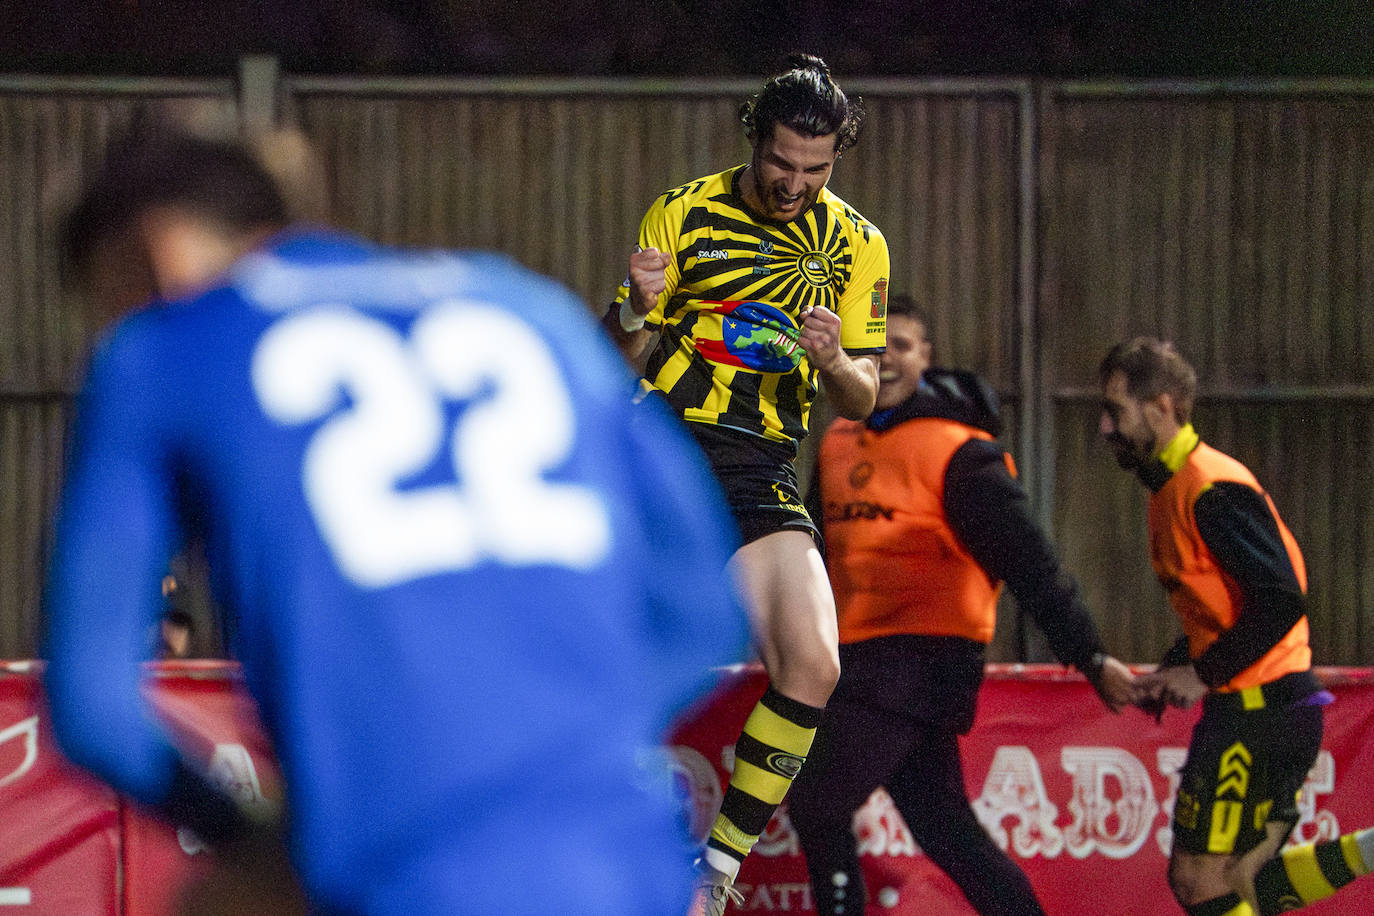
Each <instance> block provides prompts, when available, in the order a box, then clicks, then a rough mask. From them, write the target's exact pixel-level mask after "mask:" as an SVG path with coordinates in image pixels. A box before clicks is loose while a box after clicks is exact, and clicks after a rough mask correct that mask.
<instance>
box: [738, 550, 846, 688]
mask: <svg viewBox="0 0 1374 916" xmlns="http://www.w3.org/2000/svg"><path fill="white" fill-rule="evenodd" d="M730 571H731V573H732V574H733V575H734V576H735V580H736V581H737V582H738V583H739V586H740V588H741V590H742V591H743V593H744V597H745V604H746V606H747V608H748V611H749V618H750V623H751V624H752V625H753V630H754V639H755V642H756V643H757V646H758V651H759V657H760V659H761V660H762V661H763V665H764V667H765V668H766V669H767V670H768V676H769V680H770V681H771V682H772V684H773V686H774V687H775V688H776V689H777V690H779V691H781V692H782V693H783V694H784V695H785V696H788V697H791V698H792V699H794V700H798V701H800V702H802V703H806V704H808V705H810V706H824V705H825V703H826V701H827V700H829V699H830V691H831V690H833V689H834V688H835V681H836V680H837V679H838V678H839V676H840V656H839V628H838V626H837V624H836V622H835V598H834V596H833V595H832V594H831V592H830V580H829V579H828V578H827V577H826V573H825V563H824V561H823V560H822V559H821V554H820V551H819V550H817V549H816V542H815V541H814V540H812V538H811V535H810V534H808V533H806V532H803V531H776V532H774V533H772V534H769V535H765V536H764V537H761V538H759V539H757V540H754V541H751V542H749V543H748V544H745V545H744V546H743V547H741V548H740V549H739V550H737V551H735V555H734V557H732V558H731V560H730Z"/></svg>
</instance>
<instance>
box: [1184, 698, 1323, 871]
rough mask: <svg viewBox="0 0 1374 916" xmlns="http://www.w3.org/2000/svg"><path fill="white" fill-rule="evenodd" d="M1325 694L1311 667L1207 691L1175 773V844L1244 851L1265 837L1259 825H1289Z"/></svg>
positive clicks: (1311, 759) (1318, 734)
mask: <svg viewBox="0 0 1374 916" xmlns="http://www.w3.org/2000/svg"><path fill="white" fill-rule="evenodd" d="M1308 685H1313V686H1315V689H1314V690H1311V691H1308ZM1329 698H1330V694H1327V693H1325V691H1322V690H1321V688H1320V685H1319V684H1317V683H1316V681H1315V679H1313V678H1312V676H1311V674H1310V673H1309V672H1298V673H1296V674H1293V675H1288V676H1286V677H1285V678H1281V679H1280V680H1279V681H1276V682H1274V683H1273V684H1266V685H1265V686H1264V689H1261V688H1254V689H1252V690H1249V691H1244V692H1242V693H1216V692H1213V693H1210V694H1208V695H1207V698H1206V699H1205V700H1204V701H1203V707H1202V718H1201V719H1199V720H1198V723H1197V726H1196V727H1195V728H1194V729H1193V737H1192V741H1191V743H1190V744H1189V746H1188V759H1187V760H1186V761H1185V763H1184V764H1183V769H1182V771H1181V772H1180V773H1179V777H1180V780H1179V788H1178V794H1177V796H1176V797H1175V799H1174V847H1175V848H1176V849H1180V850H1183V851H1185V852H1190V853H1212V854H1216V855H1227V856H1229V855H1243V854H1245V853H1246V852H1248V851H1250V850H1251V849H1253V848H1254V847H1256V846H1258V845H1259V844H1260V842H1262V841H1263V840H1264V839H1265V836H1266V832H1265V824H1267V823H1269V822H1277V823H1282V824H1287V825H1288V829H1289V830H1292V828H1293V825H1294V824H1296V823H1297V821H1298V807H1297V802H1298V792H1299V791H1300V790H1301V789H1302V785H1303V783H1304V782H1305V781H1306V779H1307V773H1308V771H1309V770H1310V769H1311V768H1312V765H1313V764H1314V763H1316V760H1317V753H1318V752H1319V751H1320V750H1321V741H1322V706H1323V705H1324V703H1325V702H1328V701H1329Z"/></svg>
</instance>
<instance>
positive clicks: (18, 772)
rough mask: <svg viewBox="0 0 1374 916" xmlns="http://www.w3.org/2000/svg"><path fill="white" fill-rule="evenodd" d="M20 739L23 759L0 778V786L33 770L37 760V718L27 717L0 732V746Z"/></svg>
mask: <svg viewBox="0 0 1374 916" xmlns="http://www.w3.org/2000/svg"><path fill="white" fill-rule="evenodd" d="M16 739H22V740H23V742H24V759H23V760H21V761H20V762H19V765H18V766H17V767H15V768H14V770H12V771H11V772H10V773H9V774H7V775H5V776H0V786H7V785H9V784H10V783H12V782H15V781H17V780H18V779H19V778H20V777H21V776H23V775H24V774H25V773H27V772H28V771H29V770H31V769H33V765H34V763H35V762H36V761H37V760H38V717H37V716H29V717H28V718H27V719H23V720H21V721H19V722H16V723H15V724H14V725H11V726H10V727H9V728H6V729H4V730H3V731H0V744H4V743H5V742H7V741H14V740H16Z"/></svg>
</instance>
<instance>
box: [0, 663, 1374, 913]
mask: <svg viewBox="0 0 1374 916" xmlns="http://www.w3.org/2000/svg"><path fill="white" fill-rule="evenodd" d="M1321 674H1322V676H1323V678H1324V679H1325V680H1326V681H1327V684H1328V686H1329V687H1330V688H1331V690H1332V691H1333V692H1334V693H1335V694H1336V697H1337V702H1336V704H1335V705H1334V706H1330V707H1328V708H1327V720H1326V733H1325V739H1324V741H1323V745H1322V752H1321V756H1320V759H1319V760H1318V762H1317V765H1316V766H1315V767H1314V768H1313V770H1312V772H1311V774H1310V775H1309V777H1308V782H1307V786H1306V790H1305V791H1304V793H1303V799H1302V820H1301V823H1300V824H1299V825H1298V828H1297V830H1296V831H1295V834H1296V835H1295V841H1296V840H1299V839H1300V840H1303V841H1311V840H1318V839H1330V838H1334V837H1336V836H1338V835H1340V834H1341V833H1345V832H1349V831H1350V830H1352V829H1356V828H1358V827H1362V826H1366V825H1371V824H1374V796H1371V795H1370V793H1369V792H1368V791H1367V790H1366V789H1365V787H1366V786H1367V785H1368V784H1369V782H1370V780H1371V778H1374V749H1371V747H1370V746H1369V745H1368V743H1367V742H1366V741H1365V740H1364V736H1365V735H1366V734H1370V733H1371V725H1374V670H1366V669H1359V670H1350V669H1343V670H1334V669H1326V670H1323V671H1322V672H1321ZM150 675H151V676H150V678H149V682H148V690H149V692H150V695H151V696H152V698H153V700H154V703H155V705H156V706H157V708H158V709H159V711H160V712H161V714H162V715H163V716H164V717H165V718H166V719H167V721H168V722H169V723H171V725H172V727H173V728H174V729H175V730H176V731H177V732H178V733H179V735H180V736H181V740H182V743H183V746H184V747H186V748H187V749H188V750H189V751H190V752H191V753H193V754H195V755H196V756H198V757H199V758H201V759H202V761H203V762H204V763H205V765H206V766H207V767H208V769H209V772H210V773H211V774H212V776H213V777H214V778H215V779H217V780H219V781H220V783H221V784H222V785H224V786H226V788H228V789H229V791H231V792H233V793H234V794H235V795H236V797H238V798H239V799H241V800H242V801H244V802H245V803H249V804H263V805H272V804H275V803H277V802H279V800H280V796H281V786H280V782H279V776H278V773H277V770H276V768H275V766H274V764H273V762H272V756H271V750H270V748H269V746H268V744H267V742H266V740H265V739H264V738H263V736H262V733H261V730H260V729H259V728H258V727H257V725H256V720H255V718H254V715H253V710H252V704H251V703H250V702H249V701H248V700H247V698H246V697H245V696H244V694H243V692H242V689H241V685H240V683H239V680H238V677H237V671H236V669H235V668H234V667H233V666H231V665H227V664H223V663H217V662H189V663H162V664H159V665H153V666H150ZM763 688H764V677H763V674H762V672H761V671H760V670H759V669H757V668H753V667H746V668H741V669H738V670H733V671H729V672H724V673H722V675H721V677H720V683H719V685H718V687H717V688H716V690H715V691H713V692H712V693H711V695H710V696H708V697H706V698H705V699H704V700H703V701H702V703H701V704H700V705H699V706H698V707H697V708H696V709H694V710H692V711H691V712H690V713H689V714H688V715H687V716H685V717H684V718H683V719H682V721H681V722H680V723H679V725H678V727H677V728H676V729H675V730H674V732H673V734H672V735H671V737H670V739H669V742H668V744H669V746H668V748H667V753H666V754H664V755H661V756H660V758H659V759H660V760H661V761H667V763H666V764H665V765H667V766H670V767H671V768H672V770H673V772H674V775H675V776H676V777H677V778H678V780H679V781H680V784H681V785H682V787H683V788H684V790H685V792H684V795H685V801H684V805H685V809H686V815H687V819H688V822H689V823H690V825H691V828H692V829H693V831H695V832H696V834H697V835H698V836H701V835H704V834H705V832H706V830H707V829H708V828H709V826H710V822H711V819H712V817H713V816H714V813H715V807H716V805H718V804H719V801H720V796H721V793H722V791H723V787H724V785H725V781H726V779H727V778H728V768H729V765H730V762H731V752H732V749H733V742H734V740H735V738H736V736H737V735H738V733H739V729H740V727H741V726H742V725H743V723H744V719H745V717H746V716H747V715H748V713H749V710H750V709H751V708H752V706H753V704H754V702H755V701H756V699H757V698H758V696H759V695H760V694H761V693H762V691H763ZM1196 715H1197V713H1196V712H1188V713H1185V712H1179V711H1176V710H1175V711H1171V712H1169V713H1166V714H1165V716H1164V718H1163V721H1162V722H1156V721H1155V720H1154V719H1153V718H1151V717H1148V716H1145V715H1143V714H1142V713H1139V712H1137V711H1135V710H1127V711H1126V712H1123V713H1122V714H1120V715H1117V716H1114V715H1111V714H1110V713H1108V712H1106V711H1105V710H1104V709H1103V708H1102V705H1101V704H1100V703H1099V702H1098V700H1097V697H1096V696H1095V695H1094V694H1093V692H1092V690H1091V689H1090V688H1089V687H1088V686H1087V684H1086V683H1085V682H1084V681H1083V680H1082V679H1081V678H1079V677H1078V676H1077V675H1073V674H1068V673H1066V672H1065V671H1064V670H1063V669H1061V668H1058V667H1052V666H1024V667H1023V666H993V667H992V668H991V669H990V670H989V676H988V681H987V683H986V684H985V686H984V688H983V693H982V697H981V700H980V705H979V713H978V720H977V723H976V725H975V727H974V729H973V731H972V732H971V733H970V734H969V735H968V736H967V738H965V739H964V741H963V753H964V763H965V777H966V782H967V786H968V792H969V797H970V799H972V800H973V804H974V807H975V810H976V812H977V814H978V816H979V818H980V819H981V820H982V822H983V824H984V826H985V827H986V828H987V829H988V830H989V832H990V833H991V834H992V836H993V837H994V838H995V839H996V840H997V842H998V843H999V844H1000V845H1002V847H1003V848H1004V849H1007V850H1009V852H1010V854H1011V855H1012V857H1013V859H1014V860H1015V861H1016V862H1017V863H1018V864H1019V865H1020V866H1021V867H1022V868H1023V869H1025V871H1026V873H1027V874H1028V875H1029V876H1030V879H1031V881H1032V883H1033V884H1034V886H1035V888H1036V891H1037V893H1038V894H1039V895H1040V898H1041V901H1042V902H1043V904H1044V906H1045V909H1046V911H1047V912H1049V913H1051V914H1063V916H1077V914H1088V913H1091V914H1098V913H1122V914H1130V916H1154V914H1160V916H1164V914H1168V916H1177V914H1178V913H1179V912H1181V911H1180V910H1179V909H1178V907H1177V905H1176V904H1174V902H1173V900H1172V898H1171V896H1170V894H1169V890H1168V887H1167V885H1166V883H1165V863H1166V861H1167V851H1168V849H1169V843H1170V830H1169V808H1170V804H1171V801H1172V796H1173V790H1174V786H1175V779H1176V776H1175V774H1176V773H1177V770H1178V767H1179V765H1180V764H1181V763H1182V760H1183V755H1184V751H1185V749H1186V747H1187V742H1188V734H1189V731H1190V729H1191V727H1192V724H1193V722H1194V721H1195V719H1196ZM855 832H856V835H857V837H858V840H859V844H860V854H861V861H862V862H863V864H864V868H865V873H866V877H867V881H868V885H869V909H868V914H869V916H917V914H921V916H941V914H950V916H959V914H970V913H972V912H973V911H972V910H971V909H970V908H969V907H968V905H967V904H966V903H965V902H964V901H963V898H962V896H961V895H960V894H959V891H958V890H957V889H956V888H955V887H954V885H953V884H952V883H951V882H950V881H949V880H948V879H947V878H945V877H944V875H943V874H941V873H940V872H939V871H938V870H936V869H935V868H934V867H933V866H931V865H930V864H929V862H928V861H927V860H926V859H925V858H924V856H923V855H922V854H921V852H920V850H919V848H918V847H917V846H916V844H915V842H914V841H913V840H912V838H911V834H910V833H909V831H908V830H907V828H906V824H905V823H904V822H903V820H902V818H901V815H900V814H898V813H897V811H896V810H895V809H894V808H893V807H892V803H891V800H890V799H888V797H887V796H886V793H884V792H882V791H881V790H879V791H878V792H876V793H875V794H874V796H873V798H871V799H870V800H869V802H868V803H867V805H865V806H864V808H863V809H861V810H860V812H859V813H858V814H857V816H856V818H855ZM517 854H518V851H512V855H517ZM204 861H205V856H204V850H203V849H202V847H201V844H200V841H199V840H198V838H196V837H195V836H194V835H193V834H190V833H188V832H187V831H177V830H174V829H172V828H171V827H169V826H167V825H165V824H163V823H161V822H159V821H157V820H154V819H152V818H150V817H148V816H147V815H146V814H145V813H143V812H141V811H139V810H138V809H137V807H136V806H133V805H130V804H128V803H127V802H125V801H124V800H122V799H120V798H118V797H117V796H115V795H114V794H113V793H112V792H110V791H109V790H108V789H105V788H104V787H102V786H101V785H99V784H98V783H95V782H94V781H92V780H90V779H89V778H87V777H85V776H84V775H82V774H81V773H79V772H77V771H76V770H74V769H73V768H71V767H70V766H69V765H67V764H65V763H64V762H63V761H62V759H61V758H60V756H59V755H58V753H57V751H56V749H55V747H54V746H53V744H52V736H51V731H50V728H49V725H48V718H47V713H46V710H45V709H44V707H43V703H42V698H41V694H40V691H39V686H38V676H37V667H36V665H35V664H33V663H27V662H20V663H0V916H10V914H14V916H87V914H89V916H162V914H168V913H170V912H172V908H173V902H174V901H175V899H176V896H177V894H178V892H179V891H180V889H181V888H182V887H183V886H184V885H185V883H186V882H187V881H188V880H191V879H192V878H193V877H194V876H195V875H196V874H197V873H198V872H199V871H200V870H201V869H202V868H203V863H204ZM531 867H532V868H536V867H537V863H531ZM739 886H740V889H741V890H742V891H743V892H744V894H745V905H744V906H743V907H742V908H736V909H732V910H731V912H742V913H806V912H812V911H813V907H812V906H811V893H810V888H809V887H808V886H807V883H806V871H805V865H804V862H803V859H802V857H801V852H800V849H799V848H798V844H797V838H796V835H795V833H794V832H793V831H792V828H791V826H790V824H789V822H788V820H787V812H786V805H785V803H784V805H783V807H782V808H781V809H780V810H779V813H778V816H777V817H775V818H774V820H773V822H772V823H771V824H770V826H769V829H768V831H767V832H766V833H765V835H764V837H763V839H762V840H761V841H760V843H759V846H758V847H757V849H756V851H755V854H754V855H752V856H751V857H750V858H749V860H748V861H747V862H746V863H745V867H744V870H743V871H742V872H741V874H740V885H739ZM621 912H623V913H625V914H626V916H633V914H634V912H635V911H634V906H633V904H632V903H627V904H626V905H625V907H624V908H623V909H622V910H621ZM1304 912H1307V913H1312V914H1316V916H1336V914H1350V913H1366V912H1374V881H1371V880H1368V879H1367V880H1365V881H1360V882H1356V884H1355V885H1353V886H1352V887H1349V888H1347V889H1345V890H1343V891H1341V892H1340V893H1339V894H1338V895H1337V896H1336V897H1335V898H1333V899H1332V900H1331V901H1328V902H1325V903H1320V904H1317V905H1314V906H1313V907H1310V908H1308V909H1307V910H1305V911H1304Z"/></svg>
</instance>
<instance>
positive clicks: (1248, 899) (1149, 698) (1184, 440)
mask: <svg viewBox="0 0 1374 916" xmlns="http://www.w3.org/2000/svg"><path fill="white" fill-rule="evenodd" d="M1099 377H1100V380H1101V383H1102V415H1101V418H1100V420H1099V423H1098V430H1099V432H1100V433H1101V434H1102V436H1103V438H1104V439H1106V440H1107V443H1108V444H1109V445H1110V446H1111V448H1112V450H1113V451H1114V452H1115V455H1116V460H1117V463H1118V464H1120V465H1121V467H1123V468H1125V469H1127V470H1132V471H1134V472H1135V473H1136V475H1137V476H1139V477H1140V480H1141V482H1142V483H1144V484H1145V486H1146V487H1148V488H1149V490H1150V494H1151V495H1150V504H1149V527H1150V553H1151V561H1152V563H1153V565H1154V570H1155V575H1156V576H1157V577H1158V578H1159V581H1160V584H1162V585H1163V586H1164V588H1165V589H1166V590H1167V591H1168V593H1169V601H1170V603H1171V604H1172V605H1173V608H1174V611H1175V612H1176V613H1177V614H1178V617H1179V620H1180V621H1181V622H1182V625H1183V634H1184V635H1183V637H1182V638H1181V639H1180V640H1179V641H1178V643H1177V644H1176V645H1175V646H1174V648H1173V649H1171V650H1170V652H1169V654H1168V656H1166V658H1165V660H1164V662H1163V663H1162V664H1161V665H1160V667H1159V669H1158V670H1157V671H1156V672H1155V673H1154V674H1150V675H1144V676H1142V677H1141V678H1140V679H1139V680H1138V682H1137V690H1138V693H1139V700H1140V702H1141V703H1142V705H1144V706H1146V707H1147V708H1152V709H1155V710H1162V708H1163V706H1164V705H1166V704H1168V705H1174V706H1179V707H1188V706H1191V705H1192V704H1193V703H1195V702H1197V701H1198V700H1202V701H1203V707H1202V718H1201V719H1200V720H1199V721H1198V723H1197V726H1196V727H1195V728H1194V729H1193V736H1192V740H1191V742H1190V744H1189V747H1188V758H1187V760H1186V762H1185V763H1184V765H1183V769H1182V771H1181V772H1180V774H1179V777H1180V782H1179V788H1178V794H1177V797H1176V799H1175V802H1174V824H1173V829H1174V848H1173V851H1172V853H1171V855H1170V858H1169V885H1170V887H1171V888H1172V889H1173V892H1174V897H1175V898H1176V899H1177V900H1178V902H1179V904H1180V905H1181V906H1182V907H1183V908H1184V909H1185V910H1186V911H1187V912H1188V913H1189V914H1190V916H1254V914H1256V913H1260V914H1264V916H1269V914H1275V913H1281V912H1286V911H1288V910H1294V909H1298V908H1300V907H1302V906H1304V905H1306V904H1307V903H1311V902H1312V901H1314V900H1320V899H1323V898H1325V897H1329V896H1330V895H1332V894H1334V893H1335V892H1336V890H1337V889H1338V888H1340V887H1342V886H1344V885H1346V884H1348V883H1350V882H1351V881H1353V880H1355V878H1357V877H1359V876H1360V875H1363V874H1365V873H1366V872H1368V871H1369V869H1370V866H1371V864H1374V830H1363V831H1358V832H1356V833H1351V834H1347V835H1346V836H1343V837H1341V838H1339V839H1337V840H1332V841H1330V842H1326V843H1317V844H1307V845H1302V846H1293V847H1290V848H1288V849H1284V850H1283V851H1282V852H1280V850H1281V848H1282V847H1283V845H1284V843H1285V842H1286V840H1287V839H1288V835H1289V833H1291V832H1292V830H1293V826H1294V825H1295V824H1296V823H1297V820H1298V807H1297V799H1298V793H1299V792H1300V791H1301V789H1302V785H1303V783H1304V781H1305V780H1306V777H1307V772H1308V770H1309V769H1311V767H1312V765H1313V764H1314V763H1315V762H1316V759H1317V753H1318V751H1319V750H1320V749H1321V738H1322V718H1323V707H1324V706H1325V705H1327V704H1328V703H1330V702H1331V701H1332V699H1333V698H1332V696H1331V694H1330V693H1328V692H1326V691H1325V690H1324V689H1322V685H1321V683H1320V682H1319V681H1318V680H1317V678H1316V676H1315V675H1314V674H1313V673H1312V668H1311V665H1312V651H1311V649H1309V648H1308V644H1307V636H1308V625H1307V602H1306V592H1307V571H1306V568H1305V566H1304V564H1303V557H1302V552H1301V551H1300V550H1299V549H1298V543H1297V541H1296V539H1295V538H1294V537H1293V534H1292V532H1290V531H1289V530H1288V527H1287V526H1286V525H1285V524H1284V523H1283V519H1281V518H1280V517H1279V513H1278V510H1277V509H1276V508H1275V507H1274V502H1273V500H1271V499H1270V498H1269V495H1268V494H1267V493H1265V492H1264V490H1263V488H1261V487H1260V485H1259V483H1258V481H1257V480H1256V479H1255V476H1254V475H1253V474H1252V473H1250V471H1249V469H1247V468H1246V467H1245V466H1244V465H1243V464H1241V463H1240V462H1239V461H1237V460H1235V459H1234V458H1232V457H1230V456H1229V455H1225V454H1223V453H1222V452H1219V451H1217V450H1216V449H1214V448H1212V447H1211V446H1209V445H1207V444H1206V443H1204V442H1202V441H1201V439H1200V438H1199V437H1198V434H1197V431H1196V430H1194V429H1193V425H1192V423H1191V422H1190V417H1191V414H1192V407H1193V398H1194V396H1195V394H1196V391H1197V373H1196V372H1195V371H1194V370H1193V367H1192V366H1190V365H1189V364H1188V363H1187V361H1185V360H1184V358H1183V357H1182V356H1181V355H1180V354H1179V352H1178V350H1177V349H1176V348H1175V347H1174V346H1173V344H1171V343H1167V342H1165V341H1161V340H1157V339H1155V338H1151V337H1136V338H1132V339H1130V340H1127V341H1124V342H1122V343H1120V344H1117V345H1116V346H1115V347H1114V348H1113V349H1112V350H1111V351H1110V352H1109V353H1108V354H1107V356H1106V357H1105V358H1104V359H1103V360H1102V363H1101V365H1100V367H1099Z"/></svg>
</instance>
